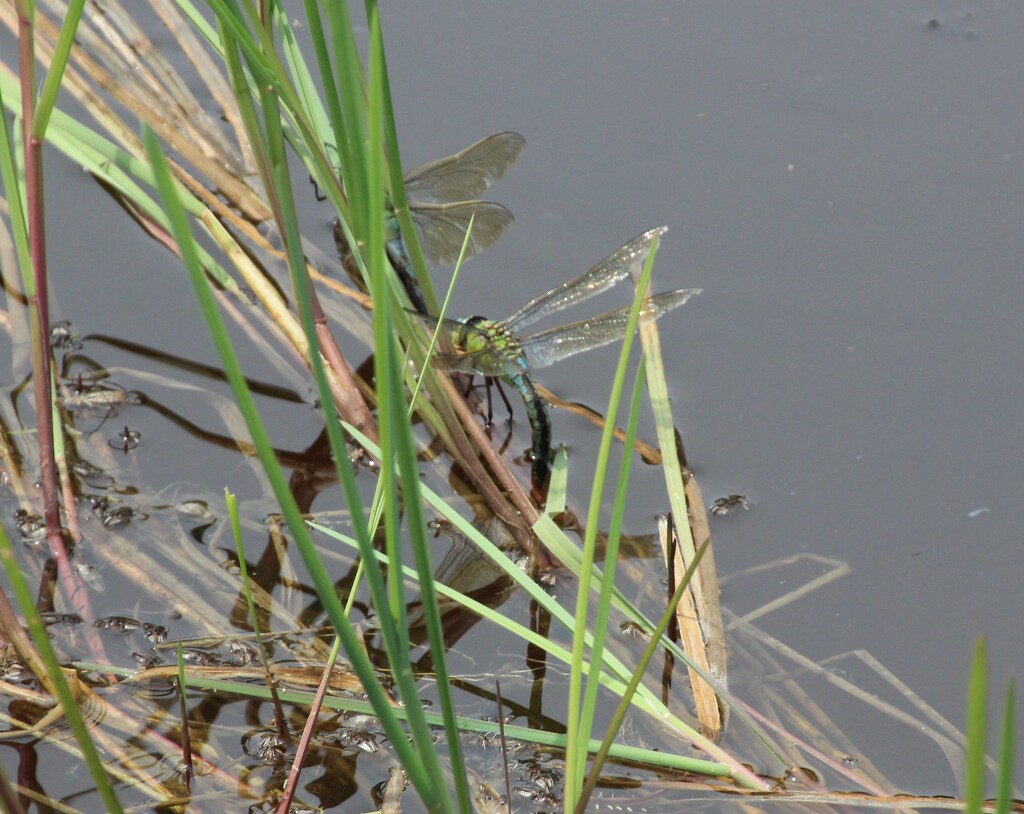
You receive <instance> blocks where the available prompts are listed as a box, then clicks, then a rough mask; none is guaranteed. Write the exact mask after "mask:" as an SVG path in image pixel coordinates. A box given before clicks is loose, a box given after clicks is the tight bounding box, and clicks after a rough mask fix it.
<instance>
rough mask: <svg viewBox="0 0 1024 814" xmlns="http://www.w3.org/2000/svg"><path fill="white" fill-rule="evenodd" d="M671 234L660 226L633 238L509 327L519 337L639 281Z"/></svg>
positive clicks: (517, 315)
mask: <svg viewBox="0 0 1024 814" xmlns="http://www.w3.org/2000/svg"><path fill="white" fill-rule="evenodd" d="M667 231H668V227H667V226H659V227H658V228H657V229H651V230H649V231H647V232H644V233H643V234H642V235H639V236H637V237H635V238H633V239H632V240H631V241H629V242H628V243H626V244H625V245H624V246H620V247H619V248H618V249H616V250H615V251H614V252H612V253H611V254H610V255H608V256H607V257H606V258H604V260H602V261H601V262H599V263H597V264H596V265H594V266H592V267H591V268H590V269H588V270H587V271H585V272H583V273H582V274H581V275H579V276H578V277H573V278H572V279H571V280H567V281H566V282H564V283H562V284H561V285H560V286H557V287H556V288H552V289H551V290H550V291H548V292H545V293H544V294H541V295H540V296H539V297H537V298H536V299H533V300H531V301H530V302H528V303H526V305H524V306H523V307H522V308H520V309H519V310H518V311H516V313H514V314H513V315H512V316H511V317H509V318H508V320H506V323H505V324H506V326H507V327H508V329H509V330H510V331H511V332H512V333H514V334H518V333H520V331H521V330H522V329H523V328H525V327H526V326H527V325H530V324H532V323H534V322H536V321H537V320H539V319H542V318H543V317H546V316H547V315H548V314H553V313H555V312H556V311H561V310H562V309H563V308H568V307H569V306H570V305H573V304H575V303H577V302H583V301H584V300H586V299H589V298H590V297H593V296H595V295H597V294H600V293H601V292H602V291H607V290H608V289H609V288H611V287H612V286H613V285H615V284H616V283H618V282H620V281H621V280H624V279H626V278H627V277H629V276H631V275H632V276H635V277H639V275H640V272H642V271H643V267H644V263H645V262H646V261H647V255H649V254H650V253H651V244H652V243H653V242H654V240H655V239H656V238H658V237H661V235H663V234H665V232H667ZM608 341H611V340H608Z"/></svg>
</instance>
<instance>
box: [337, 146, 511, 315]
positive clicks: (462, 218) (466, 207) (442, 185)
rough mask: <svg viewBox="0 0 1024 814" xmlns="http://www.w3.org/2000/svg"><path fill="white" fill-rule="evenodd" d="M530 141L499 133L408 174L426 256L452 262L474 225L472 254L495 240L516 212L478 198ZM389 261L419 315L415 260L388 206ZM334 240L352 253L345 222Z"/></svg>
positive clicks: (414, 215)
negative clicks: (406, 246) (349, 247)
mask: <svg viewBox="0 0 1024 814" xmlns="http://www.w3.org/2000/svg"><path fill="white" fill-rule="evenodd" d="M525 144H526V139H524V138H523V137H522V136H521V135H519V134H518V133H510V132H506V133H494V134H493V135H490V136H487V137H486V138H483V139H480V141H478V142H476V143H475V144H471V145H470V146H469V147H467V148H466V149H465V150H462V151H461V152H458V153H456V154H455V155H450V156H447V157H446V158H439V159H438V160H437V161H431V162H429V163H427V164H421V165H420V166H418V167H414V168H412V169H411V170H409V171H408V172H407V173H406V174H405V193H406V196H407V197H408V199H409V212H410V214H411V215H412V222H413V226H414V227H415V229H416V236H417V237H418V238H419V241H420V246H422V248H423V254H424V255H426V257H427V258H428V259H429V260H431V261H432V262H434V263H439V264H441V265H452V264H453V263H455V261H456V260H457V259H458V257H459V251H460V249H461V248H462V243H463V241H464V240H465V237H466V232H467V230H468V229H469V223H470V219H472V222H473V229H472V231H471V233H470V236H469V244H468V245H467V246H466V257H467V258H468V257H472V256H473V255H474V254H477V253H479V252H481V251H483V250H484V249H486V248H487V247H488V246H490V245H491V244H492V243H494V242H495V241H496V240H497V239H498V238H499V237H501V235H502V233H503V232H504V231H505V229H506V228H508V226H509V224H511V223H512V220H513V218H512V213H511V212H510V211H509V210H508V209H506V208H505V207H504V206H502V205H501V204H497V203H493V202H491V201H479V200H475V199H476V197H477V196H478V195H480V194H482V193H483V192H484V190H486V189H487V188H488V187H489V186H490V185H491V184H493V183H494V182H495V181H497V180H498V179H499V178H501V176H503V175H504V174H505V173H506V171H507V170H508V168H509V167H511V166H512V165H513V164H514V163H515V161H516V159H517V158H518V157H519V153H520V152H522V149H523V146H524V145H525ZM385 240H386V241H387V252H388V259H389V260H390V261H391V264H392V265H393V266H394V268H395V271H396V272H398V275H399V277H400V278H401V280H402V284H403V286H404V287H405V290H406V293H407V294H408V295H409V301H410V302H412V304H413V306H414V307H415V308H416V310H417V311H419V312H420V313H425V312H426V310H427V309H426V304H425V303H424V301H423V294H422V292H421V291H420V286H419V283H418V282H417V281H416V278H415V275H414V274H413V272H412V262H411V261H410V260H409V253H408V252H407V251H406V248H405V243H404V242H403V240H402V235H401V231H400V229H399V227H398V219H397V218H396V217H395V214H394V212H393V211H391V209H390V205H389V209H388V215H387V220H386V222H385ZM334 242H335V244H336V245H337V247H338V252H339V254H341V255H342V256H343V257H344V256H346V255H348V254H349V251H348V243H347V242H346V240H345V235H344V233H343V232H342V229H341V225H340V223H337V222H335V224H334Z"/></svg>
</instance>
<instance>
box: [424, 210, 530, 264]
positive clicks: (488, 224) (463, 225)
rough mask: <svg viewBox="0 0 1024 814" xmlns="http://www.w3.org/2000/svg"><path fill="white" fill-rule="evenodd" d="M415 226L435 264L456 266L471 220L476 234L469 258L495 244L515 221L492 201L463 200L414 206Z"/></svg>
mask: <svg viewBox="0 0 1024 814" xmlns="http://www.w3.org/2000/svg"><path fill="white" fill-rule="evenodd" d="M410 209H411V210H412V224H413V226H414V227H415V229H416V236H417V237H418V238H419V240H420V246H422V247H423V253H424V254H425V255H426V256H427V257H428V258H430V259H431V260H432V261H433V262H435V263H439V264H441V265H443V266H449V265H452V264H453V263H454V262H455V261H456V260H458V259H459V250H460V249H461V248H462V242H463V240H465V238H466V230H467V229H468V228H469V221H470V218H471V217H472V219H473V231H472V232H471V233H470V236H469V245H468V246H466V257H467V258H469V257H472V256H473V255H475V254H478V253H479V252H482V251H483V250H484V249H486V248H487V247H488V246H490V245H491V244H492V243H494V242H495V241H496V240H497V239H498V238H499V237H501V235H502V233H503V232H504V231H505V230H506V229H507V228H508V227H509V224H511V223H512V221H513V220H514V218H513V217H512V213H511V212H510V211H509V210H508V209H506V208H505V207H504V206H502V205H501V204H496V203H492V202H491V201H461V202H459V203H447V204H421V203H411V204H410Z"/></svg>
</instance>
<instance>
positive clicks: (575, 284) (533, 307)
mask: <svg viewBox="0 0 1024 814" xmlns="http://www.w3.org/2000/svg"><path fill="white" fill-rule="evenodd" d="M666 231H667V227H664V226H662V227H659V228H657V229H651V230H650V231H647V232H644V233H643V234H642V235H640V236H639V237H636V238H634V239H633V240H631V241H629V242H628V243H626V244H625V245H624V246H622V247H620V248H619V249H616V250H615V251H614V252H612V253H611V254H610V255H608V256H607V257H606V258H604V260H602V261H601V262H599V263H597V264H596V265H594V266H593V267H592V268H590V269H589V270H588V271H586V272H584V273H583V274H581V275H579V276H578V277H573V278H572V279H571V280H568V281H566V282H564V283H562V284H561V285H560V286H558V287H556V288H553V289H551V290H550V291H548V292H546V293H544V294H541V295H540V296H539V297H537V298H535V299H533V300H531V301H530V302H528V303H527V304H526V305H524V306H523V307H522V308H520V309H519V310H518V311H516V312H515V313H514V314H513V315H512V316H510V317H509V318H508V319H505V320H502V321H500V322H497V321H494V320H490V319H486V318H485V317H481V316H470V317H463V318H462V319H444V320H438V319H436V318H434V317H430V316H425V315H420V314H417V315H415V316H416V318H417V319H418V320H419V322H420V323H421V324H422V325H423V326H424V327H425V329H427V330H429V331H431V332H433V331H436V330H439V329H440V330H442V331H443V332H444V333H445V334H446V335H447V338H448V345H449V347H448V348H446V349H443V350H442V351H441V352H440V353H438V354H435V356H434V357H433V360H432V361H433V364H434V365H435V366H436V367H438V368H440V369H441V370H446V371H449V372H457V373H467V374H470V375H477V376H484V377H485V378H487V379H491V380H498V381H499V382H500V381H504V382H507V383H508V384H510V385H511V386H512V387H514V388H515V389H516V390H517V391H518V393H519V395H520V396H522V398H523V401H524V402H525V404H526V412H527V416H528V417H529V421H530V428H531V430H532V446H531V450H530V456H531V477H532V480H533V485H534V488H535V490H536V491H537V492H538V493H539V494H543V493H544V491H545V489H546V486H547V480H548V476H549V473H550V460H551V419H550V417H549V416H548V411H547V407H546V405H545V404H544V400H543V399H542V398H541V396H540V394H539V393H538V391H537V388H536V386H535V385H534V383H533V378H532V375H533V374H532V371H533V369H534V368H541V367H547V366H548V365H551V364H554V363H555V362H558V361H561V360H562V359H567V358H568V357H570V356H573V355H575V354H577V353H582V352H583V351H587V350H591V349H593V348H599V347H601V346H602V345H607V344H609V343H611V342H615V341H618V340H620V339H622V338H623V337H624V336H625V334H626V328H627V326H628V322H629V311H630V306H628V305H627V306H623V307H621V308H615V309H613V310H611V311H606V312H605V313H603V314H600V315H598V316H595V317H590V318H588V319H582V320H579V321H578V322H573V323H570V324H568V325H561V326H558V327H555V328H549V329H547V330H544V331H540V332H538V333H534V334H532V335H530V336H527V337H523V336H522V334H521V332H522V329H523V328H525V327H527V326H528V325H531V324H533V323H534V322H537V321H538V320H540V319H542V318H544V317H546V316H548V315H550V314H554V313H556V312H558V311H561V310H562V309H563V308H568V307H569V306H570V305H574V304H576V303H578V302H583V301H584V300H586V299H589V298H590V297H593V296H595V295H597V294H600V293H601V292H602V291H606V290H608V289H609V288H611V287H612V286H614V285H615V284H616V283H618V282H620V281H621V280H624V279H625V278H626V277H633V278H634V279H639V277H640V273H641V271H642V270H643V266H644V263H645V262H646V260H647V256H648V254H650V251H651V244H652V243H653V242H654V240H655V239H656V238H658V237H660V236H661V235H662V234H664V233H665V232H666ZM700 292H701V289H699V288H684V289H679V290H677V291H669V292H667V293H665V294H658V295H656V296H654V297H651V298H649V299H648V300H646V301H645V303H644V305H643V308H642V310H641V316H642V317H643V318H647V319H657V318H658V317H660V316H661V315H662V314H665V313H667V312H668V311H671V310H672V309H673V308H678V307H679V306H680V305H682V304H683V303H685V302H686V301H687V300H689V299H690V298H691V297H693V296H695V295H697V294H699V293H700ZM499 387H500V385H499Z"/></svg>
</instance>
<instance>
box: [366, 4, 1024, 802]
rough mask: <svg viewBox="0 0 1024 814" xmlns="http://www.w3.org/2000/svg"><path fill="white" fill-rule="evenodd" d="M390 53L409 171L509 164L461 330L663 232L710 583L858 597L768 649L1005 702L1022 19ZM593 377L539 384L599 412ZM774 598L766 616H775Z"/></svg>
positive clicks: (432, 41) (768, 12)
mask: <svg viewBox="0 0 1024 814" xmlns="http://www.w3.org/2000/svg"><path fill="white" fill-rule="evenodd" d="M386 11H387V10H386ZM384 23H385V31H386V33H387V37H388V39H387V44H388V46H389V52H388V56H389V60H390V67H391V72H392V73H391V75H392V77H393V81H394V85H395V95H396V102H395V106H396V110H397V111H398V117H399V126H400V129H401V133H402V136H403V139H404V142H403V143H404V148H403V149H404V150H405V155H404V158H405V159H406V163H407V164H412V163H416V162H418V161H421V160H427V159H429V158H432V157H435V156H438V155H443V154H445V153H448V152H451V151H452V150H453V149H455V148H456V147H457V146H459V145H463V144H468V143H469V142H470V141H472V140H474V139H475V138H477V137H478V136H480V135H483V134H484V133H487V132H491V131H494V130H499V129H504V128H511V129H516V130H519V131H520V132H522V133H523V134H524V135H526V137H527V139H528V144H527V148H526V151H525V152H524V154H523V156H522V157H521V159H520V161H519V163H518V164H517V166H516V167H515V169H514V170H513V171H512V172H511V173H510V174H509V176H508V177H507V178H506V179H505V180H503V181H502V182H501V184H500V186H499V187H498V188H497V189H496V190H495V192H494V194H495V196H496V197H497V198H498V199H499V200H501V201H503V202H504V203H506V204H508V205H509V206H510V207H511V208H512V209H513V211H514V212H515V214H516V219H517V222H516V224H515V225H514V227H513V228H512V230H511V231H510V233H509V234H508V236H507V237H506V238H505V239H504V240H503V241H502V243H501V244H500V245H499V246H497V247H496V248H495V249H494V250H492V251H491V252H489V253H488V254H487V255H486V257H482V258H480V259H478V260H476V261H474V262H473V264H472V265H470V266H467V269H466V271H465V273H464V275H463V278H462V288H461V289H459V294H458V307H459V310H463V311H470V312H472V311H475V310H485V309H492V304H493V303H494V302H495V301H499V302H503V301H505V299H506V297H507V300H508V302H509V304H510V305H509V310H511V307H512V305H511V304H512V303H514V302H518V301H521V300H522V299H525V298H526V297H527V296H529V295H530V294H529V293H527V292H535V291H537V292H539V291H541V290H543V289H544V288H545V287H546V286H547V284H548V283H549V282H550V281H552V280H555V279H560V278H563V277H566V276H568V275H570V274H573V273H577V272H578V271H581V270H582V269H584V268H586V267H587V266H589V265H590V263H591V262H593V261H595V260H597V259H599V258H600V257H601V256H603V255H604V254H605V253H606V252H607V251H609V250H611V249H612V248H614V247H615V246H617V245H618V244H619V243H621V242H623V241H625V240H626V239H628V238H630V237H631V236H633V235H634V234H636V233H637V232H639V231H641V230H642V229H644V228H646V227H649V226H653V225H657V224H661V223H666V224H668V225H669V226H670V227H671V231H670V232H669V234H668V235H667V236H666V237H665V239H664V241H663V243H662V248H661V250H660V252H659V255H658V264H657V268H656V270H655V274H656V278H657V280H658V286H659V287H661V288H674V287H679V286H700V287H703V288H704V294H703V295H702V296H701V297H699V298H698V299H697V300H695V301H694V302H692V303H690V304H688V305H687V306H686V307H685V308H684V309H682V310H681V311H679V312H676V313H674V314H671V315H669V317H667V318H666V319H664V320H663V321H662V323H661V329H662V332H663V341H664V342H665V345H666V347H667V348H668V349H670V350H669V351H668V365H669V370H670V375H671V376H672V377H673V379H674V390H673V398H674V405H675V408H676V410H677V412H678V415H679V420H680V423H681V425H682V428H683V432H684V435H685V437H686V439H687V451H688V454H689V457H690V462H691V465H692V467H693V468H694V470H695V472H696V474H697V476H698V478H699V481H700V483H701V486H702V488H703V489H704V491H705V494H706V495H708V496H709V497H716V496H721V495H723V494H727V493H730V492H741V493H744V494H746V495H748V496H749V497H750V498H751V500H752V501H753V506H752V508H751V510H750V511H748V512H741V513H740V514H737V515H732V516H728V517H725V518H722V519H721V520H719V521H718V522H716V523H714V524H713V533H714V535H715V553H716V558H717V563H718V567H719V570H720V571H721V572H722V573H726V574H727V573H730V572H735V571H738V570H741V569H744V568H746V567H748V566H751V565H754V564H759V563H762V562H765V561H769V560H772V559H775V558H778V557H783V556H786V555H790V554H794V553H798V552H815V553H818V554H822V555H826V556H829V557H834V558H838V559H842V560H845V561H847V562H848V563H849V564H850V565H851V567H852V574H851V575H850V576H848V577H846V578H845V579H843V580H841V581H839V582H837V583H833V584H832V585H831V586H829V587H828V588H827V589H826V590H824V591H822V592H819V593H817V594H815V595H812V596H810V597H808V598H805V599H803V600H802V601H800V602H797V603H795V604H793V605H791V606H789V607H788V608H786V609H784V610H783V611H781V612H779V613H776V614H774V615H772V616H769V617H767V618H766V619H764V620H761V621H762V624H764V626H765V627H767V628H768V629H769V630H771V631H772V632H773V633H775V634H776V635H779V636H780V637H781V638H783V639H784V640H785V641H786V642H788V643H789V644H792V645H794V646H796V647H798V649H800V650H802V651H803V652H805V653H807V654H809V655H811V656H813V657H815V658H824V657H827V656H829V655H832V654H835V653H840V652H844V651H847V650H852V649H857V648H864V649H867V650H869V651H870V652H871V653H872V654H873V655H874V656H875V657H877V658H878V659H879V660H880V661H882V662H883V663H884V664H885V665H887V666H888V667H889V668H890V669H891V670H892V671H893V672H894V673H895V674H896V675H897V676H899V677H900V678H901V679H902V680H903V681H905V682H906V683H907V684H908V685H909V686H911V687H912V688H913V689H914V690H916V691H917V692H918V693H920V694H921V696H922V697H923V698H924V699H925V700H926V701H928V702H929V703H931V704H933V705H934V706H935V707H936V708H937V709H938V710H939V711H940V712H941V713H942V714H944V715H945V716H947V717H949V718H950V719H951V720H952V721H954V722H956V723H959V722H960V721H961V720H962V708H963V698H964V688H965V682H966V678H965V677H966V671H967V663H968V659H969V656H970V652H971V648H972V645H973V641H974V638H975V637H976V636H978V635H979V634H985V635H986V636H987V637H988V638H989V642H990V645H991V654H992V655H991V658H992V675H993V678H994V681H995V683H996V684H997V685H998V686H999V687H1000V688H1001V687H1002V685H1003V684H1004V683H1005V681H1006V680H1007V679H1008V678H1009V677H1010V676H1011V675H1013V674H1015V675H1017V676H1018V678H1019V677H1020V676H1021V675H1022V674H1024V655H1022V654H1024V633H1022V628H1021V626H1020V625H1019V624H1018V623H1017V618H1018V616H1019V609H1020V599H1019V596H1018V593H1019V592H1018V583H1019V578H1020V574H1021V573H1024V572H1022V557H1024V554H1022V550H1021V528H1022V526H1024V509H1022V504H1021V501H1020V486H1021V476H1020V473H1021V466H1020V461H1021V458H1022V453H1024V434H1022V433H1021V431H1020V427H1021V416H1022V407H1021V404H1022V403H1024V384H1022V379H1021V376H1020V368H1021V359H1022V352H1021V337H1020V330H1019V327H1015V326H1019V312H1020V310H1021V306H1022V305H1024V294H1022V287H1021V286H1022V283H1021V257H1022V256H1024V253H1022V237H1021V199H1022V196H1024V151H1022V149H1021V133H1022V132H1024V130H1022V125H1024V114H1022V108H1021V106H1020V104H1019V99H1020V94H1021V90H1022V76H1024V54H1022V53H1021V51H1020V48H1019V42H1020V35H1021V32H1022V31H1024V7H1021V6H1020V5H1018V4H999V3H982V4H970V5H967V4H943V3H916V4H901V3H886V2H870V3H856V4H829V5H822V4H819V3H814V2H807V3H794V2H786V3H771V4H753V3H748V4H741V5H737V4H714V3H709V4H701V3H688V4H678V3H648V4H643V5H642V6H640V7H637V6H632V5H631V6H628V7H627V6H623V5H621V4H616V3H599V4H586V5H577V6H572V7H568V6H565V5H557V6H550V5H547V4H540V3H528V4H514V5H488V6H471V7H467V6H465V5H464V4H459V3H440V4H438V3H431V4H429V6H428V5H413V6H403V7H402V9H401V10H400V11H398V10H392V11H391V13H390V14H387V13H386V16H385V20H384ZM498 190H500V192H498ZM485 312H486V311H485ZM613 353H614V352H613V351H608V352H606V353H601V352H595V353H593V354H589V355H587V356H585V357H577V358H576V359H574V360H573V363H572V364H571V365H569V364H566V365H563V366H562V367H561V368H559V367H555V368H552V369H551V370H550V371H545V372H544V374H543V375H542V377H541V378H542V380H543V381H544V383H545V384H548V385H549V386H551V387H553V388H554V389H555V390H556V391H557V392H559V393H560V394H561V395H567V394H571V395H572V396H573V397H574V398H579V399H582V400H588V401H590V402H591V403H593V404H598V405H600V404H602V403H603V402H604V400H605V399H606V398H607V394H606V390H605V387H606V384H605V380H604V379H603V378H602V376H601V371H602V370H604V369H606V366H608V365H611V364H612V363H613V361H614V358H615V357H614V355H613ZM580 432H581V430H580V429H579V427H578V426H577V427H574V426H573V422H572V421H571V420H568V419H566V418H564V417H561V418H560V417H558V416H556V436H557V435H561V436H562V438H563V439H565V438H566V437H569V439H570V440H578V439H582V438H588V439H589V438H591V437H592V436H590V435H587V434H586V433H587V431H585V430H584V431H582V432H583V433H584V434H583V435H580V434H579V433H580ZM573 433H576V434H575V435H574V434H573ZM581 443H582V441H581ZM580 457H581V458H582V457H585V456H580ZM583 467H585V464H583V465H582V466H581V470H582V471H585V469H584V468H583ZM636 500H638V501H642V503H641V504H640V505H638V506H637V513H638V515H643V514H644V513H647V514H653V513H655V512H657V511H661V510H662V509H663V508H664V501H663V498H662V497H661V494H660V492H658V491H657V490H656V489H652V490H647V489H644V490H641V491H640V492H639V493H638V494H637V497H636ZM769 579H770V580H772V581H770V582H767V583H762V584H761V585H760V586H759V590H761V591H763V592H764V595H763V596H762V597H760V598H761V599H764V598H767V597H768V596H773V595H775V593H776V592H779V593H781V592H784V591H785V590H788V588H789V587H791V586H783V585H776V584H774V578H769ZM744 584H745V585H747V586H748V587H749V582H748V583H744ZM750 601H751V600H750V598H749V596H747V595H743V596H732V595H731V592H730V589H729V588H728V586H727V587H726V589H725V591H724V595H723V603H724V604H725V605H726V607H729V606H730V605H731V604H735V606H737V607H742V608H743V609H744V610H745V609H746V608H747V607H748V604H749V603H750ZM838 703H840V704H841V703H842V702H841V701H839V702H838ZM844 723H846V719H844ZM850 725H851V726H852V725H853V722H852V721H851V722H850ZM882 727H883V725H882V724H879V728H876V729H874V730H873V733H874V734H873V736H872V733H871V732H870V731H869V732H866V733H864V734H865V737H866V738H867V741H866V743H870V742H871V739H872V737H874V738H876V739H879V740H880V741H882V742H884V743H892V742H893V738H895V739H897V740H896V742H897V743H898V744H899V746H898V747H897V748H898V750H900V751H896V752H894V753H893V752H890V759H892V760H894V761H895V765H899V764H900V763H901V762H902V761H906V762H907V763H913V765H915V766H916V767H917V768H916V770H915V772H914V773H913V774H912V777H914V778H916V780H917V781H919V782H920V785H918V782H914V781H913V780H910V779H908V778H907V777H906V776H905V775H904V776H903V778H902V779H903V780H904V782H907V784H908V785H914V786H916V787H918V788H922V787H924V786H928V785H929V784H930V785H931V788H932V790H933V791H934V790H938V789H937V788H936V786H941V785H942V783H943V782H946V783H948V782H949V774H948V770H947V769H946V768H945V765H944V763H943V762H942V760H941V758H940V756H939V754H938V752H937V750H931V751H928V750H926V749H924V748H923V747H921V746H920V742H919V741H913V740H911V738H910V736H909V733H906V731H905V730H900V729H899V728H897V727H891V726H885V727H884V729H883V728H882ZM883 733H884V734H883ZM904 735H906V736H907V740H903V737H904ZM862 743H864V741H862ZM914 743H917V744H918V745H917V746H914V745H912V744H914ZM879 746H881V744H879ZM865 748H867V747H865ZM868 751H870V750H868ZM883 751H887V752H888V751H889V750H888V749H886V750H883ZM922 753H923V754H922ZM910 755H913V756H914V757H913V758H911V757H910ZM918 755H921V757H920V758H918ZM928 765H930V766H931V768H930V769H929V768H927V766H928ZM896 774H897V775H899V774H900V773H899V772H896ZM947 790H949V791H952V787H947Z"/></svg>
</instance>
